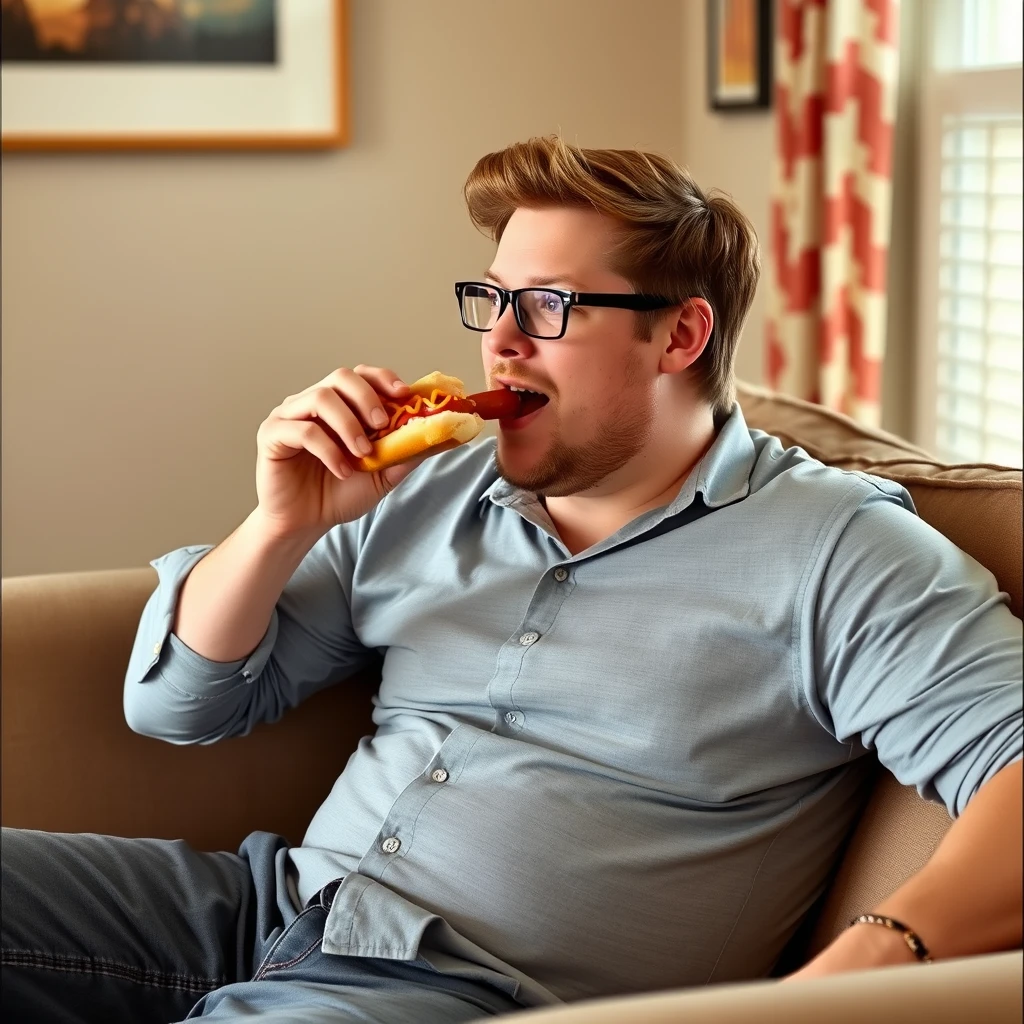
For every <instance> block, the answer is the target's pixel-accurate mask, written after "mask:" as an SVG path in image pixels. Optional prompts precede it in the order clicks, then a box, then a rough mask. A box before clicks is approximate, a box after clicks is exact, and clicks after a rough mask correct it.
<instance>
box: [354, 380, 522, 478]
mask: <svg viewBox="0 0 1024 1024" xmlns="http://www.w3.org/2000/svg"><path fill="white" fill-rule="evenodd" d="M409 391H410V394H409V397H408V398H404V399H401V400H398V401H396V400H393V399H390V398H382V399H381V401H382V402H383V404H384V411H385V412H386V413H387V414H388V415H389V416H390V421H389V423H388V425H387V426H386V427H382V428H381V429H380V430H375V431H372V432H371V433H368V434H367V437H368V438H369V441H370V443H371V445H373V451H372V452H371V453H370V454H369V455H367V456H365V457H364V458H361V459H357V460H356V462H355V467H356V469H361V470H363V471H364V472H366V473H373V472H376V471H377V470H379V469H387V468H388V466H397V465H398V464H399V463H400V462H405V461H406V460H407V459H411V458H415V456H417V455H420V454H422V453H423V452H427V451H430V449H432V448H436V447H438V446H439V445H446V446H448V447H454V446H455V445H459V444H465V443H466V442H467V441H472V440H473V438H474V437H476V436H477V434H479V433H480V431H481V430H483V426H484V420H485V419H487V420H493V419H501V418H504V417H506V416H514V415H516V412H517V411H518V409H519V406H520V401H521V399H520V395H518V394H517V393H515V392H513V391H508V390H506V389H505V388H500V389H499V390H497V391H481V392H480V393H479V394H476V395H469V396H467V395H466V393H465V386H464V385H463V383H462V381H461V380H459V379H458V377H449V376H446V375H445V374H443V373H440V372H438V371H436V370H435V371H434V372H433V373H429V374H427V376H426V377H421V378H420V379H419V380H418V381H415V382H414V383H413V384H410V385H409ZM452 442H455V445H453V444H452Z"/></svg>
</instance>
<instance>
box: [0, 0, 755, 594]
mask: <svg viewBox="0 0 1024 1024" xmlns="http://www.w3.org/2000/svg"><path fill="white" fill-rule="evenodd" d="M704 6H705V5H704V3H703V0H684V2H683V3H682V4H680V0H631V2H630V3H628V4H626V3H622V2H621V0H557V2H556V3H552V2H550V0H515V2H512V0H490V2H487V3H480V2H478V0H433V2H431V3H420V2H418V0H352V2H351V88H352V110H353V131H352V142H351V145H350V146H349V147H348V148H346V149H344V150H339V151H335V152H328V153H321V154H312V155H298V154H283V153H281V154H277V153H269V154H257V155H253V154H237V155H235V154H231V155H213V154H191V155H189V154H172V155H146V154H120V155H86V154H80V155H46V156H26V155H16V156H7V157H5V158H4V160H3V210H2V216H3V274H2V285H3V323H2V328H3V573H4V575H13V574H19V573H28V572H54V571H63V570H76V569H93V568H104V567H114V566H130V565H139V564H142V563H144V562H145V561H146V560H148V559H150V558H153V557H155V556H157V555H159V554H160V553H161V552H163V551H166V550H168V549H170V548H173V547H176V546H177V545H180V544H185V543H194V542H203V541H210V542H214V541H217V540H219V539H221V538H222V537H223V536H224V535H225V534H226V533H227V532H229V531H230V530H231V529H232V528H233V527H234V526H235V525H236V523H237V522H238V521H239V520H240V519H241V518H242V517H243V516H244V515H245V514H246V513H247V512H248V511H249V509H250V508H251V507H252V504H253V501H254V491H253V482H252V473H253V457H254V435H255V432H256V428H257V426H258V425H259V423H260V421H261V420H262V419H263V417H264V416H265V415H266V414H267V412H269V410H270V409H271V408H272V407H273V406H274V405H276V404H277V403H278V402H279V401H280V400H281V398H283V397H284V396H285V395H286V394H288V393H290V392H292V391H294V390H296V389H299V388H302V387H304V386H306V385H308V384H310V383H312V382H313V381H314V380H316V379H319V378H320V377H321V376H323V375H324V374H326V373H327V372H329V371H330V370H331V369H333V368H334V367H336V366H338V365H344V364H351V363H354V362H358V361H368V362H371V361H379V362H380V363H383V364H385V365H391V366H393V367H395V368H396V369H398V370H399V371H400V372H401V373H403V374H404V375H407V376H409V375H412V376H415V375H418V374H420V373H422V372H426V371H429V370H431V369H433V368H435V367H438V366H439V367H443V368H444V369H446V370H449V371H451V372H455V373H459V374H461V375H464V376H465V377H466V378H467V380H468V381H469V382H471V383H479V382H480V378H481V374H480V369H479V357H478V354H477V351H478V350H477V348H476V342H475V340H474V338H473V337H472V336H469V335H468V334H467V333H466V332H464V330H463V328H462V327H461V325H460V324H459V321H458V315H457V310H456V307H455V303H454V299H453V296H452V282H453V281H455V280H456V279H457V278H458V277H459V276H460V275H466V274H474V273H477V272H479V271H480V270H481V269H483V267H484V266H485V264H486V261H487V260H488V258H489V252H490V248H489V243H488V242H487V241H486V240H485V239H484V238H482V237H480V236H478V235H476V233H475V232H474V231H473V229H472V228H471V226H470V225H469V223H468V221H467V219H466V216H465V213H464V210H463V207H462V201H461V195H460V189H461V185H462V182H463V180H464V178H465V176H466V174H467V173H468V171H469V169H470V168H471V166H472V164H473V163H474V161H475V160H476V158H477V157H479V156H480V155H481V154H483V153H485V152H487V151H489V150H493V149H496V148H498V147H501V146H502V145H505V144H507V143H509V142H511V141H514V140H516V139H520V138H523V137H526V136H529V135H533V134H540V133H546V132H551V131H558V130H560V131H561V132H562V133H563V134H564V135H565V136H566V137H567V138H569V139H571V140H574V141H578V142H580V143H581V144H584V145H601V146H641V147H646V148H651V149H656V150H660V151H663V152H666V153H668V154H669V155H671V156H674V157H675V158H677V159H679V158H685V160H686V161H688V162H689V164H690V166H691V168H692V169H693V170H694V172H695V173H696V174H697V176H698V178H699V179H700V180H702V181H703V182H705V183H709V182H710V183H717V184H722V185H724V186H725V187H727V188H733V189H734V190H735V191H736V195H737V198H738V199H739V200H740V202H741V203H746V202H751V203H752V204H753V205H754V206H755V207H757V209H755V210H752V212H753V213H754V215H755V220H757V218H758V217H761V218H762V220H763V216H762V214H761V213H760V205H763V204H762V190H761V186H760V180H759V175H754V178H755V179H756V180H754V181H750V180H744V179H743V178H742V177H739V178H738V177H737V168H736V167H735V166H734V162H735V156H736V155H737V154H740V153H742V152H743V151H744V143H743V142H742V140H741V139H740V137H739V135H738V134H737V133H738V132H740V131H741V128H740V126H741V124H743V123H746V124H747V125H756V127H757V130H758V131H759V132H760V131H763V132H767V130H768V129H767V118H764V117H763V116H762V118H761V119H760V120H758V119H751V118H744V119H742V120H737V121H735V122H730V123H729V124H725V123H724V122H722V123H720V124H719V123H718V122H717V120H716V121H715V122H712V120H711V119H709V118H708V117H707V116H706V115H704V114H703V107H704V103H705V99H704V82H703V77H702V71H700V70H698V67H697V65H700V66H701V67H702V66H703V65H702V60H703V49H704V44H703V39H704V37H703V33H702V31H701V30H699V29H698V30H697V31H696V32H694V31H693V29H694V28H695V27H696V26H695V25H694V26H690V22H691V21H693V22H696V21H697V20H699V19H701V18H702V17H703V13H702V12H703V10H704ZM554 14H557V17H554V16H553V15H554ZM652 26H656V30H653V31H652ZM684 29H685V31H684ZM680 39H682V40H683V41H684V46H683V47H682V48H681V47H680ZM681 64H682V71H681V68H680V65H681ZM681 74H682V75H683V82H684V88H682V89H681V88H680V75H681ZM684 105H685V114H684ZM680 126H682V127H683V129H684V132H683V133H681V131H680ZM683 138H685V139H686V144H685V146H684V147H681V142H682V141H683ZM758 139H760V135H759V136H758ZM718 146H724V147H726V148H725V150H724V151H723V152H722V153H715V155H712V153H713V151H714V150H715V147H718ZM759 204H760V205H759ZM747 355H749V353H747ZM748 361H750V360H748ZM753 365H754V366H756V365H757V360H756V359H754V360H753ZM747 376H752V374H750V373H749V372H748V373H747Z"/></svg>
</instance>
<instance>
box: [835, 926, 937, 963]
mask: <svg viewBox="0 0 1024 1024" xmlns="http://www.w3.org/2000/svg"><path fill="white" fill-rule="evenodd" d="M855 924H880V925H882V927H883V928H888V929H890V930H891V931H894V932H900V933H901V934H902V936H903V941H904V942H905V943H906V944H907V946H908V947H909V948H910V952H911V953H913V954H914V956H916V957H917V959H918V960H920V961H921V963H924V964H930V963H931V962H932V955H931V953H929V952H928V947H927V946H926V945H925V944H924V943H923V942H922V941H921V936H920V935H918V934H917V932H915V931H914V930H913V929H911V928H908V927H907V926H906V925H905V924H903V923H902V922H900V921H896V920H894V919H893V918H891V917H883V916H882V915H881V914H861V915H860V917H855V918H854V919H853V920H852V921H851V922H850V927H851V928H852V927H853V926H854V925H855Z"/></svg>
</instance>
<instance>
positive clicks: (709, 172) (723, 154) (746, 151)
mask: <svg viewBox="0 0 1024 1024" xmlns="http://www.w3.org/2000/svg"><path fill="white" fill-rule="evenodd" d="M681 10H682V26H681V28H682V33H681V37H680V38H681V46H680V51H679V52H680V54H681V55H682V58H683V60H682V75H683V139H682V163H683V164H684V165H685V166H686V167H688V168H689V170H690V172H691V173H692V174H693V176H694V178H696V180H697V181H698V182H699V183H700V184H701V185H703V186H705V187H708V186H714V187H716V188H720V189H722V190H723V191H724V192H728V193H729V194H730V195H731V196H732V197H733V199H735V201H736V203H737V204H738V205H739V207H740V209H741V210H743V212H744V213H745V214H746V215H747V216H748V217H749V218H750V219H751V221H752V222H753V225H754V230H755V231H756V232H757V237H758V238H759V239H760V240H761V284H760V285H759V286H758V289H757V294H756V296H755V297H754V303H753V306H752V307H751V310H750V317H749V319H748V320H747V325H746V328H745V329H744V331H743V337H742V339H741V341H740V345H739V349H738V350H737V353H736V373H737V375H738V376H739V377H740V378H741V379H742V380H746V381H749V382H750V383H752V384H760V383H761V381H762V376H763V374H762V364H763V358H762V349H763V342H764V324H765V310H766V304H765V298H766V296H767V292H768V280H769V274H770V271H771V268H770V266H769V261H768V197H769V193H770V189H771V172H772V159H773V156H772V154H773V145H774V135H773V124H774V121H773V119H772V114H771V111H770V110H760V111H749V112H747V111H742V112H741V111H730V112H729V113H726V114H722V113H718V112H716V111H713V110H711V109H710V108H709V107H708V90H707V59H706V55H707V45H706V40H707V3H706V2H705V0H682V5H681Z"/></svg>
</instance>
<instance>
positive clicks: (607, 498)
mask: <svg viewBox="0 0 1024 1024" xmlns="http://www.w3.org/2000/svg"><path fill="white" fill-rule="evenodd" d="M655 437H656V439H655V440H652V441H651V443H649V444H648V445H646V446H645V447H644V449H643V451H641V452H638V453H637V454H636V455H635V456H634V457H633V458H632V459H630V461H629V462H628V463H627V464H626V465H625V466H623V467H622V468H621V469H619V470H616V471H615V472H614V473H611V474H609V476H607V477H606V478H605V479H604V480H602V481H601V483H600V484H599V485H598V486H597V487H595V488H593V489H592V490H590V491H584V492H582V493H580V494H571V495H567V496H566V497H561V498H547V499H545V502H544V504H545V506H546V508H547V511H548V515H549V516H550V517H551V521H552V522H553V523H554V525H555V528H556V529H557V530H558V535H559V537H560V538H561V540H562V543H563V544H565V546H566V547H567V548H568V549H569V551H570V552H571V553H572V554H574V555H575V554H579V552H580V551H584V550H586V549H587V548H589V547H593V546H594V545H595V544H599V543H600V542H601V541H602V540H604V539H605V538H607V537H610V536H611V535H612V534H613V533H617V532H618V531H619V530H621V529H622V527H623V526H625V525H626V524H627V523H630V522H632V521H633V520H634V519H636V517H637V516H639V515H642V514H643V513H644V512H648V511H650V510H651V509H653V508H661V507H662V506H664V505H668V504H670V503H671V502H672V501H673V500H674V498H675V497H676V495H677V494H678V493H679V491H680V488H681V487H682V486H683V483H684V482H685V481H686V478H687V477H688V476H689V475H690V473H692V472H693V469H694V467H695V466H696V465H697V463H698V462H700V460H701V459H702V458H703V457H704V454H705V453H706V452H707V450H708V449H709V448H710V447H711V444H712V442H713V441H714V440H715V424H714V420H713V418H712V414H711V410H710V409H703V410H702V411H701V412H699V413H697V412H695V413H694V414H693V416H692V417H691V418H690V420H689V422H688V423H687V425H686V428H685V429H683V430H678V429H677V430H674V431H669V430H662V431H661V432H660V434H656V435H655Z"/></svg>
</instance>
